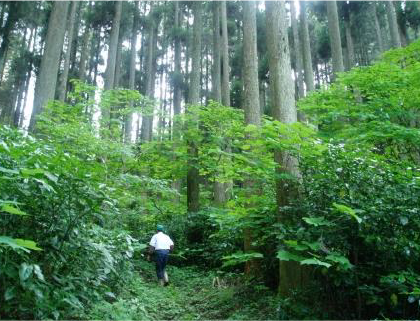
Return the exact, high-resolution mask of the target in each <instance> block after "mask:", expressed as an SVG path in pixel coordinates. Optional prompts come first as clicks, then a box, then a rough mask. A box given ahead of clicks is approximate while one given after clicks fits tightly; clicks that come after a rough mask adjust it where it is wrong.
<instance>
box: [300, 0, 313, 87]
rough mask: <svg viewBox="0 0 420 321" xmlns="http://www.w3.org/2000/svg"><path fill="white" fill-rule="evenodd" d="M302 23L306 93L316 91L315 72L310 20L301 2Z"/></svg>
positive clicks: (304, 4)
mask: <svg viewBox="0 0 420 321" xmlns="http://www.w3.org/2000/svg"><path fill="white" fill-rule="evenodd" d="M299 4H300V21H301V36H302V48H303V68H304V70H305V72H304V79H305V85H306V91H307V92H309V91H312V90H314V89H315V85H314V72H313V70H312V56H311V42H310V39H309V30H308V20H307V13H306V2H305V1H300V2H299Z"/></svg>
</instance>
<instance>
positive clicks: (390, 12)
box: [385, 1, 401, 48]
mask: <svg viewBox="0 0 420 321" xmlns="http://www.w3.org/2000/svg"><path fill="white" fill-rule="evenodd" d="M385 6H386V14H387V17H388V25H389V31H390V33H391V40H392V47H393V48H400V47H401V38H400V33H399V31H398V23H397V14H396V13H395V7H394V4H393V1H386V2H385Z"/></svg>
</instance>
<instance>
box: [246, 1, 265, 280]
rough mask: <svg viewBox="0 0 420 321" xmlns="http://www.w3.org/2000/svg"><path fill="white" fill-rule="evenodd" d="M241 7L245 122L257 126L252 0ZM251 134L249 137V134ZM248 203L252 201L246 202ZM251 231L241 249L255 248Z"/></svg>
mask: <svg viewBox="0 0 420 321" xmlns="http://www.w3.org/2000/svg"><path fill="white" fill-rule="evenodd" d="M242 7H243V57H244V60H243V69H242V70H243V82H244V91H243V110H244V113H245V125H253V126H256V127H260V126H261V113H260V101H259V86H258V53H257V22H256V2H255V1H244V2H243V4H242ZM249 138H252V137H249ZM244 187H245V188H246V191H247V193H248V195H249V197H252V195H255V194H259V193H260V186H258V183H257V182H256V181H255V180H253V179H252V178H250V177H248V178H246V180H245V182H244ZM250 206H252V205H250ZM253 241H254V231H253V230H252V229H251V228H246V229H244V251H245V252H254V251H255V250H256V247H255V245H254V244H253ZM260 271H261V269H260V266H259V264H258V261H257V260H250V261H247V262H246V264H245V274H246V275H249V276H256V275H259V274H260Z"/></svg>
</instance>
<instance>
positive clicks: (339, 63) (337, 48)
mask: <svg viewBox="0 0 420 321" xmlns="http://www.w3.org/2000/svg"><path fill="white" fill-rule="evenodd" d="M326 3H327V14H328V30H329V36H330V43H331V54H332V66H333V80H335V78H336V76H337V73H338V72H343V71H344V65H343V52H342V49H341V37H340V26H339V23H338V13H337V1H327V2H326Z"/></svg>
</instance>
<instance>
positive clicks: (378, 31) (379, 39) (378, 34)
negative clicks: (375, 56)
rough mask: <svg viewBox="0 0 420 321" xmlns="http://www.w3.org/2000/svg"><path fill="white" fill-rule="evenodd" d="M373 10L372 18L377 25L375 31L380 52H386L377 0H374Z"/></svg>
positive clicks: (371, 6)
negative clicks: (377, 10)
mask: <svg viewBox="0 0 420 321" xmlns="http://www.w3.org/2000/svg"><path fill="white" fill-rule="evenodd" d="M370 8H371V11H372V13H371V14H372V18H373V22H374V25H375V33H376V41H377V43H378V50H379V52H380V53H382V52H384V50H385V49H384V43H383V40H382V34H381V27H380V25H379V20H378V15H377V13H376V1H373V2H372V4H371V5H370Z"/></svg>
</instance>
